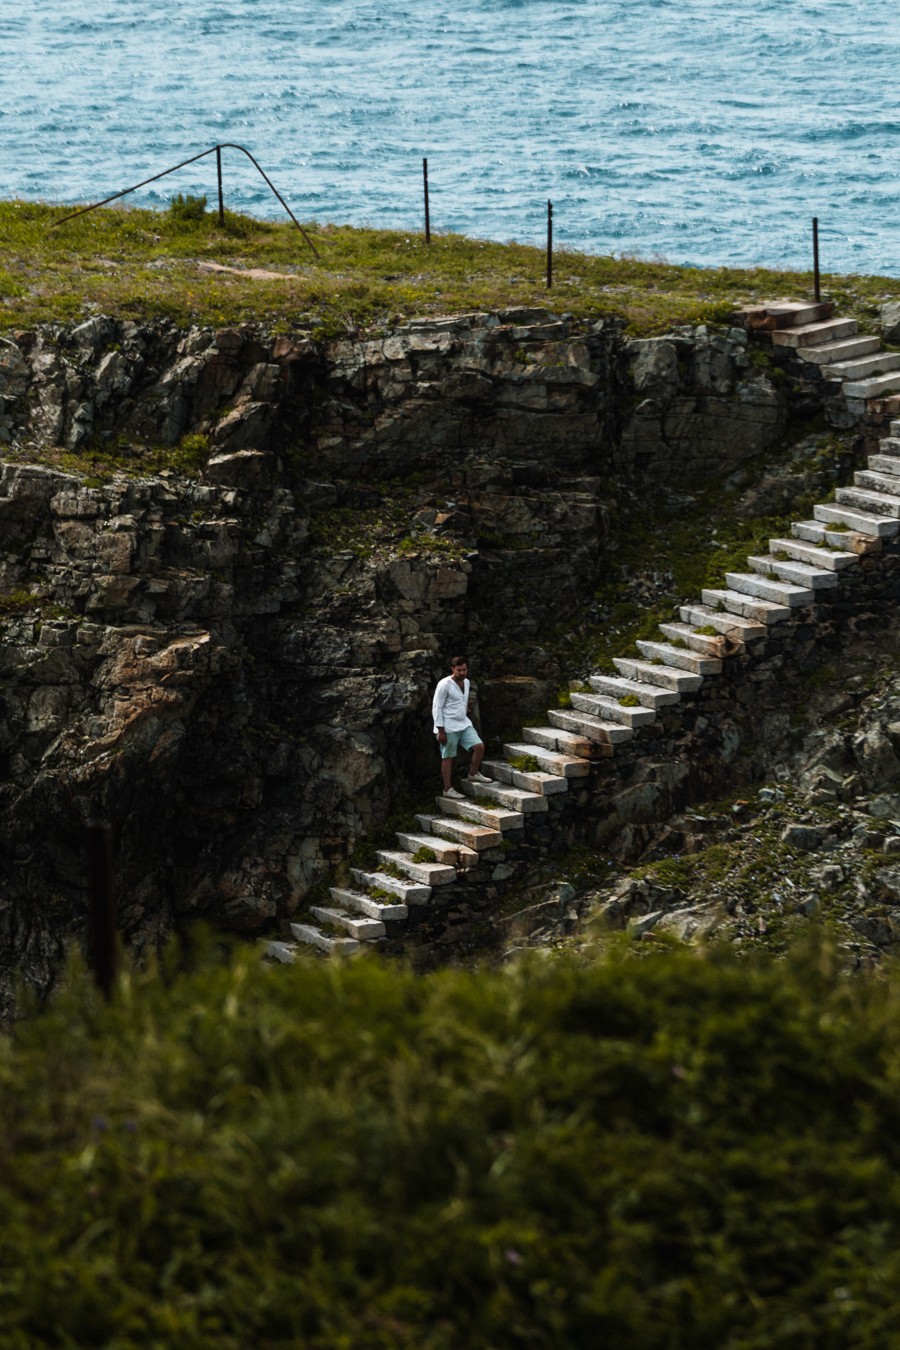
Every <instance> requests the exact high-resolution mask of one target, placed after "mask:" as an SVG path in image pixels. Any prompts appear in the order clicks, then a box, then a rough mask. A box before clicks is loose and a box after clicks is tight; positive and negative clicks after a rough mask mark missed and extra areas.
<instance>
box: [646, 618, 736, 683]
mask: <svg viewBox="0 0 900 1350" xmlns="http://www.w3.org/2000/svg"><path fill="white" fill-rule="evenodd" d="M659 631H660V632H661V633H662V635H663V637H667V638H669V639H670V641H671V642H677V643H679V644H681V645H683V646H684V647H685V648H686V649H687V650H688V651H692V652H698V653H699V654H700V655H701V656H707V657H709V658H710V659H711V660H715V661H718V662H719V663H720V665H721V662H722V661H723V660H724V658H725V657H726V656H733V655H734V654H735V652H738V651H740V650H741V649H742V647H743V642H742V641H741V639H740V638H738V637H734V636H732V637H729V636H727V635H726V634H725V633H717V632H714V631H713V632H709V633H702V632H698V631H697V629H696V627H694V625H693V624H689V623H679V622H673V623H661V624H660V625H659ZM637 645H638V647H641V643H640V642H639V643H638V644H637ZM703 673H706V672H703Z"/></svg>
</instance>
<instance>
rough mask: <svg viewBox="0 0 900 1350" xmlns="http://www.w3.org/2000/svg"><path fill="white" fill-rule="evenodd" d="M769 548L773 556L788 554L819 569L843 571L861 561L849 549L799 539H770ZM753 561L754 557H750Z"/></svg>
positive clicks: (808, 565)
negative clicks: (826, 546)
mask: <svg viewBox="0 0 900 1350" xmlns="http://www.w3.org/2000/svg"><path fill="white" fill-rule="evenodd" d="M769 548H770V550H771V552H772V555H773V557H776V558H779V557H781V556H782V555H787V557H788V558H792V559H794V560H795V561H796V562H800V563H803V564H804V565H805V566H807V567H812V568H815V569H816V570H817V571H830V572H841V571H843V570H844V568H846V567H853V566H855V565H856V563H857V562H858V561H859V555H858V554H856V553H853V552H851V551H850V550H849V549H847V550H843V549H842V550H839V549H836V548H825V547H823V546H821V545H819V544H808V543H805V542H803V541H802V540H797V539H770V540H769ZM749 561H750V562H751V563H752V562H753V559H752V558H751V559H749Z"/></svg>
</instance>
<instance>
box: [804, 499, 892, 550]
mask: <svg viewBox="0 0 900 1350" xmlns="http://www.w3.org/2000/svg"><path fill="white" fill-rule="evenodd" d="M822 509H824V508H822ZM791 534H792V535H793V537H794V538H795V539H799V540H801V542H802V543H807V544H817V545H818V546H819V547H820V548H831V549H836V550H839V551H840V552H842V553H856V554H862V553H877V552H878V551H879V549H880V548H881V539H880V538H879V537H878V536H876V535H871V534H864V533H863V532H862V531H860V530H853V529H851V528H850V526H849V525H848V524H846V522H845V521H833V520H824V521H823V520H795V521H794V523H793V524H792V525H791Z"/></svg>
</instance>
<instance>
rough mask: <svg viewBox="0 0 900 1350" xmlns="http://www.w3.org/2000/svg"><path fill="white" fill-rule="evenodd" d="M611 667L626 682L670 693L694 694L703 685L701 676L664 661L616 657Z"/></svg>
mask: <svg viewBox="0 0 900 1350" xmlns="http://www.w3.org/2000/svg"><path fill="white" fill-rule="evenodd" d="M613 665H614V666H615V668H616V670H617V671H618V672H619V674H620V675H621V676H622V677H623V679H626V680H635V681H636V682H637V683H638V684H647V685H650V686H651V687H652V688H655V689H668V690H671V692H672V693H674V694H678V695H679V697H680V696H681V695H682V694H694V693H696V692H697V690H698V689H699V688H700V686H701V685H702V684H703V676H702V675H695V674H692V673H691V672H690V671H688V670H684V669H683V668H682V667H680V666H670V665H668V664H667V663H666V662H665V661H663V660H662V659H660V660H659V661H639V660H633V659H632V658H631V657H628V656H616V657H614V658H613Z"/></svg>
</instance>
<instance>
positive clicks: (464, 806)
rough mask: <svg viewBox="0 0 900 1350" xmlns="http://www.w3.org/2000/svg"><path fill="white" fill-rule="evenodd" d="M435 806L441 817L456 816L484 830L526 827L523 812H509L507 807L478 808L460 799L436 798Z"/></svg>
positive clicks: (470, 802)
mask: <svg viewBox="0 0 900 1350" xmlns="http://www.w3.org/2000/svg"><path fill="white" fill-rule="evenodd" d="M435 806H436V807H437V809H438V815H439V816H454V817H456V819H457V820H469V821H471V822H472V823H473V824H475V825H481V826H483V828H484V829H486V830H490V829H495V830H500V831H501V833H505V832H506V831H507V830H521V829H524V826H525V817H524V816H523V814H522V812H521V811H507V810H506V808H505V807H502V806H495V807H488V806H476V804H475V802H472V801H469V800H468V799H467V798H463V800H462V801H460V799H459V798H458V797H436V798H435Z"/></svg>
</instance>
